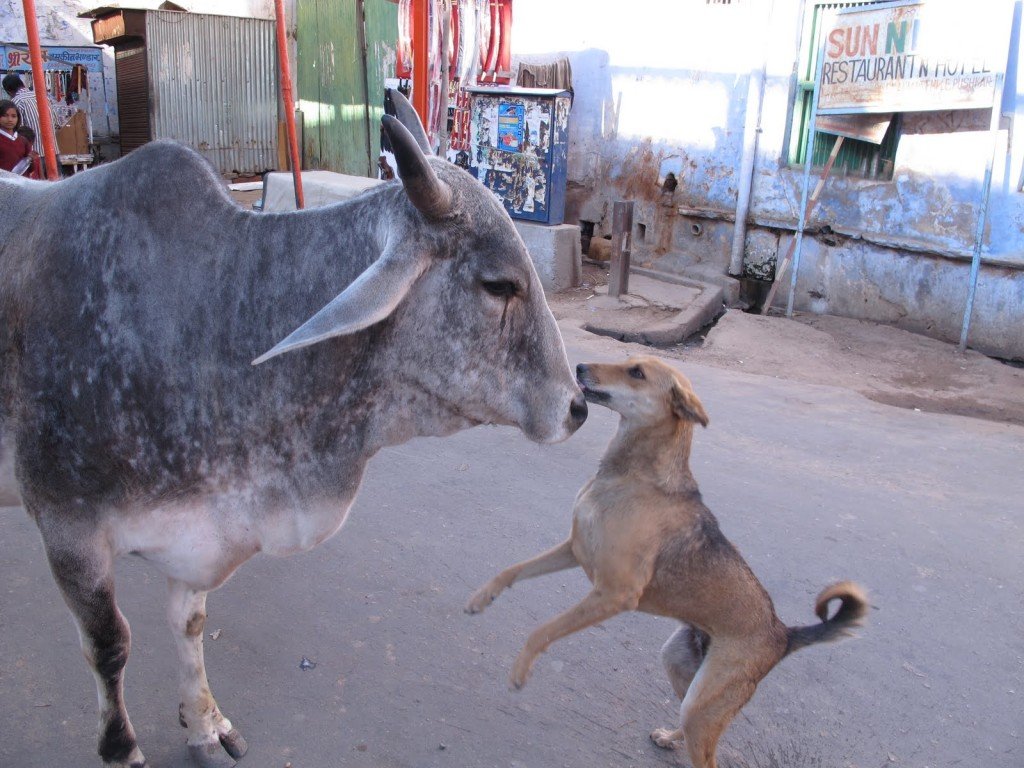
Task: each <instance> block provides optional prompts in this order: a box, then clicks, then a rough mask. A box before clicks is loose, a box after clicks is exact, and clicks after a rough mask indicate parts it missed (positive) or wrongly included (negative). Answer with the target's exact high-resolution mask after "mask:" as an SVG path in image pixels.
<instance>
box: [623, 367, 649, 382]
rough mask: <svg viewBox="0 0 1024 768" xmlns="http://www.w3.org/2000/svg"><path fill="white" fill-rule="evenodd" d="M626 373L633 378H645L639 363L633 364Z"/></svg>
mask: <svg viewBox="0 0 1024 768" xmlns="http://www.w3.org/2000/svg"><path fill="white" fill-rule="evenodd" d="M627 373H628V374H629V375H630V376H632V377H633V378H634V379H643V378H645V377H644V370H643V368H641V367H640V366H639V365H634V366H633V367H632V368H630V369H629V370H628V371H627Z"/></svg>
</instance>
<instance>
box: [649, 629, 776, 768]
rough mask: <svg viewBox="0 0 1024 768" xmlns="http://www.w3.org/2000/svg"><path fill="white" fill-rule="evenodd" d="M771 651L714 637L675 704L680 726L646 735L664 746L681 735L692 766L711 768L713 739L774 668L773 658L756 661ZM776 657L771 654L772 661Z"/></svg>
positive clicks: (716, 741)
mask: <svg viewBox="0 0 1024 768" xmlns="http://www.w3.org/2000/svg"><path fill="white" fill-rule="evenodd" d="M774 654H775V650H774V649H771V648H764V649H761V648H758V647H757V646H756V645H755V646H753V647H752V646H751V645H750V643H748V642H746V641H744V642H737V643H729V642H728V641H722V640H721V639H716V640H715V641H714V643H713V644H712V645H711V646H710V648H709V649H708V652H707V656H706V657H705V658H704V663H703V664H701V666H700V669H699V670H698V671H697V674H696V675H695V676H694V678H693V682H691V683H690V688H689V690H688V691H687V692H686V697H685V698H684V699H683V703H682V705H681V706H680V713H681V720H682V724H681V726H680V728H679V729H678V730H676V731H671V732H668V731H655V732H654V733H652V734H651V738H652V739H654V741H655V742H656V743H657V744H658V746H660V747H669V746H671V742H673V741H678V739H679V737H680V736H682V738H683V741H684V743H685V745H686V749H687V752H688V753H689V755H690V761H691V762H692V763H693V768H716V766H717V762H716V760H715V753H716V751H717V750H718V740H719V739H720V738H721V737H722V734H723V733H724V732H725V729H726V728H727V727H728V726H729V723H731V722H732V719H733V718H734V717H735V716H736V713H737V712H739V711H740V709H742V708H743V705H744V704H746V703H747V702H748V701H750V697H751V696H753V695H754V691H755V690H756V689H757V684H758V683H759V682H760V681H761V678H763V677H764V675H766V674H767V673H768V670H770V669H771V668H772V666H774V662H773V663H767V664H764V663H760V664H757V663H756V662H758V661H760V662H765V661H766V657H767V656H773V655H774ZM778 658H779V657H778V656H775V659H774V660H775V661H777V660H778ZM751 661H754V662H755V664H756V666H754V665H753V664H751ZM659 737H660V738H659Z"/></svg>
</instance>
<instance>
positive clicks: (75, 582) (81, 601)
mask: <svg viewBox="0 0 1024 768" xmlns="http://www.w3.org/2000/svg"><path fill="white" fill-rule="evenodd" d="M37 520H38V522H39V526H40V530H41V531H42V533H43V541H44V542H45V545H46V555H47V558H48V559H49V561H50V569H51V570H52V572H53V577H54V580H55V581H56V582H57V586H58V587H60V591H61V594H62V595H63V596H64V601H65V602H66V603H67V605H68V608H70V609H71V613H72V615H73V616H74V618H75V623H76V624H77V626H78V635H79V639H80V640H81V643H82V653H83V654H85V658H86V660H87V661H88V662H89V666H91V667H92V671H93V675H94V676H95V678H96V690H97V693H98V695H99V706H100V726H99V754H100V757H101V758H102V759H103V764H104V765H105V766H107V768H145V765H146V759H145V758H144V757H143V756H142V752H141V751H140V750H139V746H138V744H137V743H136V741H135V729H134V728H132V724H131V721H130V720H129V719H128V711H127V710H126V709H125V705H124V666H125V664H126V663H127V661H128V652H129V650H130V648H131V630H130V629H129V627H128V622H127V621H126V620H125V618H124V615H123V614H122V613H121V611H120V610H118V607H117V603H116V602H115V600H114V575H113V565H112V555H111V552H110V546H109V543H108V542H107V541H106V540H105V538H104V537H103V536H101V535H100V534H99V533H98V532H97V531H95V530H83V531H77V530H75V531H72V530H71V529H70V527H69V526H62V525H61V523H60V522H59V521H58V523H56V524H51V521H50V520H48V518H47V516H46V515H45V513H44V514H41V515H39V516H38V517H37Z"/></svg>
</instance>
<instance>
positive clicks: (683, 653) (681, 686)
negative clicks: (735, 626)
mask: <svg viewBox="0 0 1024 768" xmlns="http://www.w3.org/2000/svg"><path fill="white" fill-rule="evenodd" d="M710 642H711V638H710V637H709V636H708V633H707V632H704V631H703V630H700V629H697V628H696V627H691V626H690V625H689V624H683V625H682V626H681V627H679V629H677V630H676V631H675V632H674V633H673V634H672V637H670V638H669V639H668V640H666V641H665V645H663V646H662V647H661V661H662V663H663V664H664V665H665V672H666V673H668V679H669V682H671V683H672V690H674V691H675V692H676V696H678V697H679V698H680V699H682V698H683V697H684V696H686V691H687V689H688V688H689V687H690V681H692V680H693V676H694V675H696V674H697V670H698V669H700V665H701V663H702V662H703V661H704V655H705V654H706V653H707V651H708V645H709V644H710Z"/></svg>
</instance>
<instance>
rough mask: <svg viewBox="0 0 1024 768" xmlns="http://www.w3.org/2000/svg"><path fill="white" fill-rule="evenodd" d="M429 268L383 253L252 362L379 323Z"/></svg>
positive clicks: (417, 261) (424, 262)
mask: <svg viewBox="0 0 1024 768" xmlns="http://www.w3.org/2000/svg"><path fill="white" fill-rule="evenodd" d="M428 264H429V261H428V259H425V258H410V257H409V256H408V255H406V256H404V257H399V256H397V255H396V254H394V253H389V252H387V251H385V253H384V255H382V256H381V257H380V258H379V259H377V261H376V262H375V263H374V264H373V265H372V266H371V267H370V268H369V269H368V270H366V271H365V272H363V274H361V275H360V276H359V277H358V278H356V280H355V282H353V283H352V284H351V285H350V286H349V287H348V288H346V289H345V290H344V291H342V292H341V293H339V294H338V295H337V296H335V297H334V299H332V300H331V302H330V303H329V304H327V306H325V307H324V308H323V309H321V310H320V311H319V312H317V313H316V314H315V315H313V316H312V317H311V318H309V320H307V321H306V322H305V323H303V324H302V325H301V326H299V327H298V328H297V329H295V330H294V331H293V332H292V333H291V334H289V335H288V337H287V338H285V339H284V340H283V341H281V342H280V343H279V344H277V345H276V346H275V347H274V348H273V349H271V350H269V351H267V352H264V353H263V354H262V355H260V356H259V357H257V358H256V359H255V360H253V361H252V364H253V365H259V364H260V363H262V362H265V361H266V360H269V359H270V358H272V357H277V356H278V355H280V354H282V353H284V352H290V351H291V350H293V349H300V348H301V347H308V346H310V345H311V344H316V343H317V342H319V341H324V340H326V339H331V338H334V337H335V336H344V335H346V334H349V333H355V332H356V331H361V330H362V329H363V328H368V327H369V326H371V325H373V324H374V323H379V322H380V321H381V320H383V319H384V318H386V317H387V316H388V315H390V314H391V313H392V312H394V311H395V307H397V306H398V304H399V303H400V302H401V301H402V299H404V298H405V295H406V294H407V293H408V292H409V289H410V288H412V285H413V283H415V282H416V280H417V279H418V278H419V276H420V275H422V274H423V272H424V271H425V270H426V268H427V265H428Z"/></svg>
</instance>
